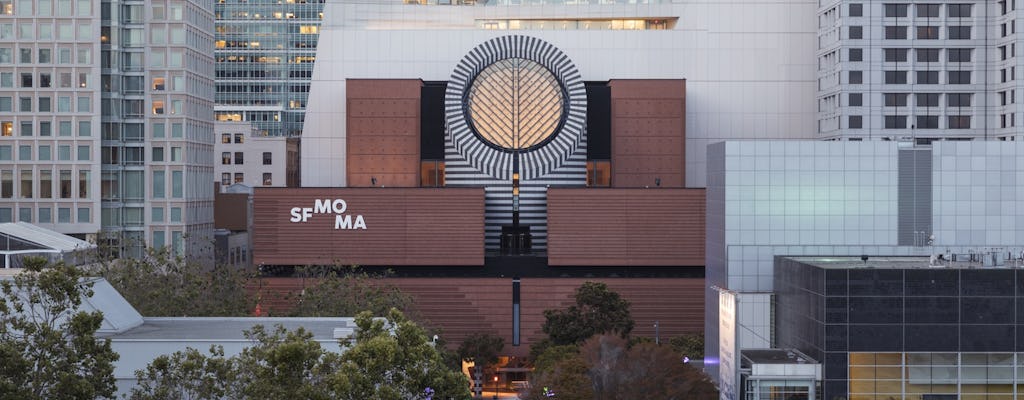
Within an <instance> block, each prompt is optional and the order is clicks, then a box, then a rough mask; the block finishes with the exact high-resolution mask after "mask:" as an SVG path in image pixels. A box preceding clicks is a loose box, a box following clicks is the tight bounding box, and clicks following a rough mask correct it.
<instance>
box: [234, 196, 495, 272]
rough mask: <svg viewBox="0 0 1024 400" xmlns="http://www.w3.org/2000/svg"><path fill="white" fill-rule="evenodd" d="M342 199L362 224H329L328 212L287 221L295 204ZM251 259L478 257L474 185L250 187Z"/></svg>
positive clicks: (314, 261)
mask: <svg viewBox="0 0 1024 400" xmlns="http://www.w3.org/2000/svg"><path fill="white" fill-rule="evenodd" d="M317 199H320V200H323V199H331V200H333V199H343V200H345V202H346V205H347V210H345V212H344V215H347V216H349V217H350V218H351V219H352V220H353V221H354V220H355V218H356V216H360V215H361V216H362V217H363V220H364V221H365V223H366V229H352V230H349V229H336V222H337V220H336V218H337V217H336V215H335V214H333V213H326V214H312V216H310V217H308V219H307V221H306V222H291V219H292V218H294V217H293V214H292V209H293V208H294V207H299V208H304V207H314V204H315V201H316V200H317ZM253 209H254V212H253V214H254V216H253V225H254V226H253V248H254V251H253V261H254V262H255V263H257V264H272V265H307V264H310V265H332V264H339V265H349V264H355V265H385V266H391V265H474V266H479V265H483V261H484V191H483V189H478V188H466V189H461V188H445V189H427V188H424V189H418V188H417V189H413V188H384V189H380V188H362V189H356V188H324V189H317V188H256V189H255V195H254V197H253Z"/></svg>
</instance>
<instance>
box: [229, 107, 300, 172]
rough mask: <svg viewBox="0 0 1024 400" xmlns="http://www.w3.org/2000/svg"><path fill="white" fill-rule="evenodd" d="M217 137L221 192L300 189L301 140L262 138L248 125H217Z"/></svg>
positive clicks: (274, 137) (279, 137)
mask: <svg viewBox="0 0 1024 400" xmlns="http://www.w3.org/2000/svg"><path fill="white" fill-rule="evenodd" d="M214 133H215V136H216V138H217V142H216V143H215V144H214V146H213V150H214V154H217V156H218V157H219V159H218V160H217V162H215V163H214V168H213V172H214V176H215V177H220V180H219V181H218V182H220V187H221V188H226V187H228V186H230V185H233V184H236V183H244V184H246V185H248V186H250V187H297V186H299V184H298V181H299V138H289V137H283V136H263V135H261V134H259V132H258V131H257V130H256V128H255V127H254V126H253V125H252V124H250V123H248V122H217V123H216V124H214Z"/></svg>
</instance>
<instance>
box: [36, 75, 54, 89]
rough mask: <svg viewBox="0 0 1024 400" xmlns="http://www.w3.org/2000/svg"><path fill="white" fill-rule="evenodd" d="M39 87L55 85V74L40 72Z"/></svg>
mask: <svg viewBox="0 0 1024 400" xmlns="http://www.w3.org/2000/svg"><path fill="white" fill-rule="evenodd" d="M39 87H41V88H48V87H53V75H50V74H48V73H40V74H39Z"/></svg>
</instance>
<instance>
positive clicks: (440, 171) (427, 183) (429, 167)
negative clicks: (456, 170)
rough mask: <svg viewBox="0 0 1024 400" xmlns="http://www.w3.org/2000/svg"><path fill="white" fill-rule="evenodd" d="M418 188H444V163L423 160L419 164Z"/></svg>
mask: <svg viewBox="0 0 1024 400" xmlns="http://www.w3.org/2000/svg"><path fill="white" fill-rule="evenodd" d="M420 186H421V187H442V186H444V161H438V160H424V161H421V162H420Z"/></svg>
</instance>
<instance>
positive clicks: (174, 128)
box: [171, 123, 184, 138]
mask: <svg viewBox="0 0 1024 400" xmlns="http://www.w3.org/2000/svg"><path fill="white" fill-rule="evenodd" d="M183 134H184V128H183V127H182V125H181V124H180V123H176V124H171V137H172V138H180V137H182V135H183Z"/></svg>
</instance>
